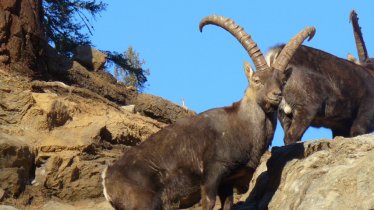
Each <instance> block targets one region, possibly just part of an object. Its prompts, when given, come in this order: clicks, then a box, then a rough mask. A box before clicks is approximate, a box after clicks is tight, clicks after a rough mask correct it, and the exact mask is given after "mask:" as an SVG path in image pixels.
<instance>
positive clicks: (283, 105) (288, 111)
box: [279, 98, 292, 115]
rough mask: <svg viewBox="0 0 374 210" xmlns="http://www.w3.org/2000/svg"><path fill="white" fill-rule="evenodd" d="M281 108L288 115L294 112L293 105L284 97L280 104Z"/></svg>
mask: <svg viewBox="0 0 374 210" xmlns="http://www.w3.org/2000/svg"><path fill="white" fill-rule="evenodd" d="M279 108H280V109H281V110H283V112H284V113H285V114H287V115H289V114H291V113H292V107H291V106H290V105H289V104H288V103H287V102H286V100H284V98H282V101H281V103H280V104H279Z"/></svg>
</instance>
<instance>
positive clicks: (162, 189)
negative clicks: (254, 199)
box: [103, 15, 315, 209]
mask: <svg viewBox="0 0 374 210" xmlns="http://www.w3.org/2000/svg"><path fill="white" fill-rule="evenodd" d="M208 24H213V25H217V26H219V27H222V28H224V29H225V30H227V31H229V32H230V33H231V34H232V35H233V36H234V37H235V38H236V39H237V40H238V41H239V42H240V43H241V44H242V45H243V47H244V48H245V49H246V51H247V52H248V54H249V56H250V57H251V59H252V60H253V63H254V65H255V66H256V69H257V71H256V72H254V71H253V69H252V68H251V66H250V65H249V64H248V63H245V73H246V76H247V78H248V82H249V86H248V88H247V89H246V91H245V94H244V97H243V99H242V100H240V101H238V102H235V103H233V104H232V106H228V107H223V108H215V109H211V110H208V111H205V112H202V113H200V114H199V115H196V116H193V117H191V118H185V119H181V120H179V121H177V122H176V123H174V124H172V125H169V126H168V127H165V128H164V129H162V130H160V131H159V132H157V133H155V134H154V135H152V136H151V137H149V139H147V140H146V141H144V142H142V143H141V144H139V145H138V146H134V147H132V148H131V149H129V150H128V151H126V153H125V154H124V155H123V157H121V158H120V159H119V160H118V161H116V162H115V163H114V164H113V165H111V166H108V168H107V169H106V170H105V171H104V172H103V186H104V195H105V197H106V199H107V200H108V201H109V202H110V203H111V204H112V206H113V207H114V208H116V209H173V208H187V207H189V206H192V205H193V204H195V203H197V202H199V200H200V199H202V207H203V209H213V207H214V205H215V200H216V195H219V197H220V200H221V202H222V205H223V208H224V209H230V208H231V206H232V205H233V198H232V197H233V195H232V194H233V189H234V188H235V189H237V190H238V191H239V192H241V193H244V192H245V191H246V190H247V188H248V182H249V180H250V178H251V176H252V174H253V171H254V169H255V168H256V167H257V165H258V164H259V160H260V157H261V156H262V154H263V153H264V152H265V151H266V149H267V148H268V146H269V144H270V143H271V141H272V138H273V134H274V130H275V127H276V120H277V108H278V105H279V103H280V101H281V94H282V87H283V85H284V83H285V82H286V80H287V78H288V76H289V74H290V72H289V71H285V67H286V66H287V64H288V62H289V60H290V58H291V56H292V55H293V53H294V52H295V50H296V49H297V47H298V46H299V45H300V44H301V43H302V42H303V40H304V39H305V38H307V37H308V36H309V39H311V38H312V37H313V35H314V32H315V29H314V28H313V27H309V28H306V29H305V30H303V31H302V32H300V33H299V34H298V35H296V36H295V37H294V38H293V39H292V40H291V41H290V42H289V44H288V45H286V46H285V48H284V50H283V51H282V52H281V55H280V56H279V59H278V61H277V62H276V63H274V64H273V65H272V66H268V65H267V64H266V61H265V58H264V56H263V55H262V53H261V51H260V49H259V48H258V47H257V45H256V43H255V42H254V41H253V40H252V38H251V37H250V36H249V35H248V34H247V33H246V32H245V31H244V29H243V28H241V27H240V26H238V25H236V24H235V23H234V22H233V21H232V20H230V19H228V18H224V17H222V16H215V15H213V16H208V17H206V18H204V19H202V20H201V22H200V31H202V29H203V27H204V26H205V25H208Z"/></svg>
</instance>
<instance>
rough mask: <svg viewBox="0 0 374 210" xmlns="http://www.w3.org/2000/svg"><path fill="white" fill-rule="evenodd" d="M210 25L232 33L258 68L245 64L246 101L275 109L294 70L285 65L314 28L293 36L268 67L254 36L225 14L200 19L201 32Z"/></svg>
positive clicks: (310, 36) (312, 33) (268, 108)
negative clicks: (224, 15) (253, 101)
mask: <svg viewBox="0 0 374 210" xmlns="http://www.w3.org/2000/svg"><path fill="white" fill-rule="evenodd" d="M208 24H213V25H216V26H219V27H221V28H223V29H225V30H227V31H228V32H230V33H231V34H232V35H233V36H234V37H235V38H236V39H237V40H238V41H239V42H240V43H241V44H242V46H243V47H244V49H245V50H246V51H247V53H248V55H249V56H250V57H251V59H252V61H253V63H254V65H255V67H256V70H257V71H256V72H255V71H254V70H253V68H252V67H251V65H250V64H249V63H248V62H245V64H244V69H245V73H246V76H247V79H248V82H249V85H248V88H247V90H246V91H245V96H244V98H243V101H244V102H245V101H247V100H255V101H256V102H257V103H258V104H259V105H260V106H261V107H262V108H263V110H264V111H266V112H270V111H274V110H276V108H277V107H278V105H279V103H280V101H281V97H282V89H283V86H284V84H285V82H286V81H287V79H288V77H289V75H290V73H291V69H286V67H287V65H288V63H289V61H290V59H291V57H292V56H293V54H294V53H295V51H296V49H297V48H298V47H299V46H300V45H301V44H302V42H303V41H304V40H305V39H306V38H307V37H309V39H308V41H309V40H311V39H312V38H313V36H314V34H315V28H314V27H307V28H305V29H304V30H303V31H301V32H300V33H298V34H297V35H296V36H294V37H293V38H292V39H291V40H290V41H289V42H288V44H287V45H286V46H285V47H284V48H283V50H282V51H281V52H280V54H279V56H278V57H277V60H276V61H274V63H273V65H271V66H269V65H268V64H267V63H266V60H265V57H264V56H263V54H262V53H261V51H260V49H259V48H258V47H257V44H256V43H255V42H254V41H253V40H252V38H251V36H250V35H249V34H247V33H246V32H245V31H244V29H243V28H242V27H240V26H238V25H237V24H236V23H235V22H234V21H232V20H231V19H229V18H225V17H222V16H217V15H211V16H208V17H205V18H204V19H202V20H201V22H200V25H199V28H200V31H202V29H203V27H204V26H205V25H208Z"/></svg>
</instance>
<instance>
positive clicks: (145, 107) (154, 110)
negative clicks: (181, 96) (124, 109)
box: [134, 93, 196, 124]
mask: <svg viewBox="0 0 374 210" xmlns="http://www.w3.org/2000/svg"><path fill="white" fill-rule="evenodd" d="M134 104H135V111H136V112H139V113H140V114H142V115H144V116H147V117H150V118H152V119H156V120H158V121H160V122H163V123H168V124H171V123H174V122H175V121H176V120H177V119H180V118H184V117H191V116H194V115H196V113H195V112H194V111H191V110H187V109H185V108H183V107H181V106H179V105H177V104H174V103H172V102H170V101H168V100H165V99H163V98H161V97H158V96H154V95H150V94H144V93H143V94H138V96H137V98H136V99H135V101H134Z"/></svg>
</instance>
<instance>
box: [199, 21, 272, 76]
mask: <svg viewBox="0 0 374 210" xmlns="http://www.w3.org/2000/svg"><path fill="white" fill-rule="evenodd" d="M209 24H212V25H216V26H219V27H221V28H223V29H225V30H226V31H228V32H230V33H231V34H232V35H233V36H234V37H235V38H236V39H237V40H238V41H239V42H240V43H241V44H242V46H243V47H244V49H245V50H246V51H247V53H248V55H249V56H250V57H251V59H252V61H253V63H254V64H255V66H256V70H257V71H262V70H266V69H269V66H268V65H267V63H266V61H265V58H264V56H263V55H262V53H261V51H260V49H259V48H258V47H257V44H256V43H255V42H254V41H253V40H252V38H251V36H250V35H249V34H247V33H246V32H245V31H244V29H243V28H242V27H240V26H238V25H237V24H236V23H235V22H234V21H232V20H231V19H229V18H225V17H222V16H217V15H210V16H208V17H205V18H203V19H202V20H201V21H200V25H199V29H200V32H202V31H203V27H204V26H206V25H209Z"/></svg>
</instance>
